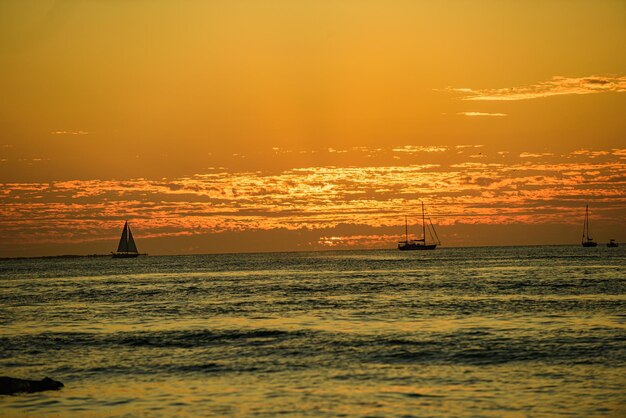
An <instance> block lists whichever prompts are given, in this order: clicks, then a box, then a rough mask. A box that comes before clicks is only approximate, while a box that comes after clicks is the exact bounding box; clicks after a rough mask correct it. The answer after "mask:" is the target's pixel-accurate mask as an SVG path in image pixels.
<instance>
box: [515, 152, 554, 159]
mask: <svg viewBox="0 0 626 418" xmlns="http://www.w3.org/2000/svg"><path fill="white" fill-rule="evenodd" d="M552 155H554V154H553V153H551V152H539V153H537V152H522V153H521V154H520V155H519V156H520V158H540V157H549V156H552Z"/></svg>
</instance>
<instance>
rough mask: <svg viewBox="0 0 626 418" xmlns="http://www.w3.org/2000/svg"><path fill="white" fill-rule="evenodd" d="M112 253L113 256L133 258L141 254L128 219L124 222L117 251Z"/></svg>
mask: <svg viewBox="0 0 626 418" xmlns="http://www.w3.org/2000/svg"><path fill="white" fill-rule="evenodd" d="M111 254H113V258H133V257H137V256H139V252H138V251H137V245H136V244H135V240H134V239H133V233H132V232H130V226H128V221H126V223H125V224H124V229H123V230H122V237H121V238H120V243H119V244H118V246H117V251H116V252H114V253H111Z"/></svg>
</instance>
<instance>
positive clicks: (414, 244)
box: [398, 202, 441, 251]
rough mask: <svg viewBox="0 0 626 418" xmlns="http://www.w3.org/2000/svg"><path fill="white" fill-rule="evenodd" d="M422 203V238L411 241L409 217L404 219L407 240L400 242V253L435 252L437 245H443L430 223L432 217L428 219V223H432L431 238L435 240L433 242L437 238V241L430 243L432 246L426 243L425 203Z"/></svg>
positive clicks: (430, 227) (430, 228)
mask: <svg viewBox="0 0 626 418" xmlns="http://www.w3.org/2000/svg"><path fill="white" fill-rule="evenodd" d="M421 203H422V238H421V239H412V240H409V221H408V217H407V216H405V217H404V233H405V240H404V241H399V242H398V249H399V250H400V251H416V250H434V249H435V248H437V245H441V241H439V237H438V236H437V231H435V226H434V225H433V223H432V222H431V221H430V217H429V218H428V221H429V223H430V226H429V232H430V233H431V238H433V240H434V239H435V238H436V240H437V241H436V242H433V243H430V244H427V243H426V217H425V215H424V202H421ZM431 231H432V232H431Z"/></svg>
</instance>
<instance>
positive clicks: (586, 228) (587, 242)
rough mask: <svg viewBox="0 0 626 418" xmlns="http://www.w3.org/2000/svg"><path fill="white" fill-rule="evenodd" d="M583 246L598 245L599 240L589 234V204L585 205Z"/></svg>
mask: <svg viewBox="0 0 626 418" xmlns="http://www.w3.org/2000/svg"><path fill="white" fill-rule="evenodd" d="M582 244H583V247H596V246H597V245H598V243H597V242H595V241H594V240H593V238H591V237H590V236H589V205H586V206H585V223H584V224H583V240H582Z"/></svg>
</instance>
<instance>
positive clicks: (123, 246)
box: [117, 222, 137, 253]
mask: <svg viewBox="0 0 626 418" xmlns="http://www.w3.org/2000/svg"><path fill="white" fill-rule="evenodd" d="M134 245H135V243H134V241H133V246H134ZM135 251H137V249H136V248H135ZM117 252H118V253H125V252H128V222H126V223H125V224H124V230H123V231H122V237H121V238H120V243H119V245H118V246H117Z"/></svg>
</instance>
